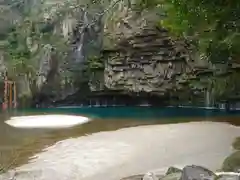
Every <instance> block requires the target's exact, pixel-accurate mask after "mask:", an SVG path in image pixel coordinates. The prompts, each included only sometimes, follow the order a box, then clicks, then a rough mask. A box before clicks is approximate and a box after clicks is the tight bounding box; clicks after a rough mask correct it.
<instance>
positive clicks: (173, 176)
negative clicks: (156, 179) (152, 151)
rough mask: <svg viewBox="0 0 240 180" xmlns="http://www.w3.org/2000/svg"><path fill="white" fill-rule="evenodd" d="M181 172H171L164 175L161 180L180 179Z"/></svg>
mask: <svg viewBox="0 0 240 180" xmlns="http://www.w3.org/2000/svg"><path fill="white" fill-rule="evenodd" d="M181 177H182V172H180V171H179V172H174V173H171V174H167V175H165V176H164V177H163V178H161V180H181Z"/></svg>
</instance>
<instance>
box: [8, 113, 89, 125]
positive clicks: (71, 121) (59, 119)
mask: <svg viewBox="0 0 240 180" xmlns="http://www.w3.org/2000/svg"><path fill="white" fill-rule="evenodd" d="M89 121H90V119H89V118H87V117H83V116H72V115H71V116H70V115H36V116H17V117H11V119H10V120H7V121H5V123H6V124H8V125H10V126H13V127H16V128H67V127H72V126H76V125H79V124H84V123H86V122H89Z"/></svg>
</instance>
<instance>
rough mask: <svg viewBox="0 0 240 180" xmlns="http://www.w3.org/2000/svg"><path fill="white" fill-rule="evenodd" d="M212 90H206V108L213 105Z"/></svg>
mask: <svg viewBox="0 0 240 180" xmlns="http://www.w3.org/2000/svg"><path fill="white" fill-rule="evenodd" d="M210 96H211V92H210V90H208V89H207V90H206V91H205V108H210V107H211V97H210Z"/></svg>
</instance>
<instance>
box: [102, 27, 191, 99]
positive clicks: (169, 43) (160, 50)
mask: <svg viewBox="0 0 240 180" xmlns="http://www.w3.org/2000/svg"><path fill="white" fill-rule="evenodd" d="M104 53H105V54H106V57H107V59H106V63H105V71H104V76H105V78H104V79H105V85H106V87H107V88H109V89H118V90H119V89H121V90H123V91H130V92H135V93H139V92H147V93H153V94H157V95H160V96H164V95H167V94H169V92H170V90H173V89H175V88H176V77H177V76H179V75H182V74H184V73H189V72H191V71H192V70H193V63H194V62H193V59H191V57H190V55H189V53H188V51H187V46H186V44H184V43H181V42H180V41H174V40H173V39H172V38H171V37H170V36H169V34H168V32H167V31H166V30H165V29H159V28H158V29H157V28H144V29H143V30H142V32H140V33H138V34H135V35H134V36H132V37H129V38H127V39H125V40H122V41H121V42H120V43H119V45H118V46H117V49H113V50H105V51H104Z"/></svg>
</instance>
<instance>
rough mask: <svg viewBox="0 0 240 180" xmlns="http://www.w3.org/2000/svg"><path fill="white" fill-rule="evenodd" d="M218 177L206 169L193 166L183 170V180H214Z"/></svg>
mask: <svg viewBox="0 0 240 180" xmlns="http://www.w3.org/2000/svg"><path fill="white" fill-rule="evenodd" d="M216 177H217V176H216V174H214V173H213V172H212V171H210V170H208V169H206V168H204V167H201V166H196V165H191V166H186V167H184V168H183V173H182V177H181V180H203V179H204V180H214V179H215V178H216Z"/></svg>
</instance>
